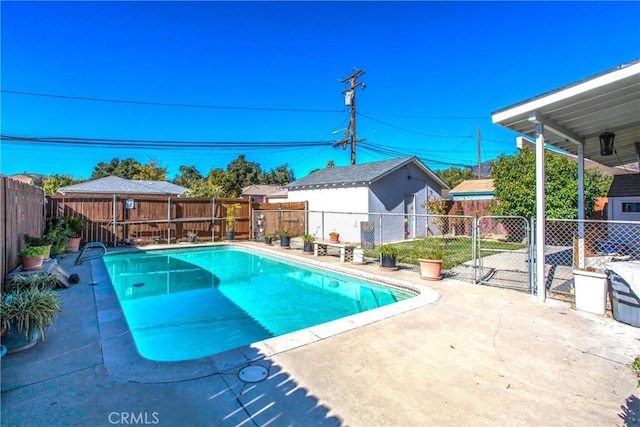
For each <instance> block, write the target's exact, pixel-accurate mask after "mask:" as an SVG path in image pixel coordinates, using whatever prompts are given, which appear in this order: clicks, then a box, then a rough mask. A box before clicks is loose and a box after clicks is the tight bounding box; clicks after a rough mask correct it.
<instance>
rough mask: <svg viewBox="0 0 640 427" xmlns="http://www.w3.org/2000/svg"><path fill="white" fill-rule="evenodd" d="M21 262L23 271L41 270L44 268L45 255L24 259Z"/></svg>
mask: <svg viewBox="0 0 640 427" xmlns="http://www.w3.org/2000/svg"><path fill="white" fill-rule="evenodd" d="M21 262H22V271H35V270H40V269H41V268H42V264H43V263H44V255H36V256H27V257H23V258H22V260H21Z"/></svg>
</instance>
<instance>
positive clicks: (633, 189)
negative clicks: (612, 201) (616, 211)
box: [607, 174, 640, 197]
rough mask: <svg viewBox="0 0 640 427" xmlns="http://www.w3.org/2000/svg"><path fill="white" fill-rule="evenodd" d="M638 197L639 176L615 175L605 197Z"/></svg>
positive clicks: (639, 194)
mask: <svg viewBox="0 0 640 427" xmlns="http://www.w3.org/2000/svg"><path fill="white" fill-rule="evenodd" d="M633 196H640V174H627V175H615V176H614V177H613V182H612V183H611V187H609V193H608V194H607V197H633Z"/></svg>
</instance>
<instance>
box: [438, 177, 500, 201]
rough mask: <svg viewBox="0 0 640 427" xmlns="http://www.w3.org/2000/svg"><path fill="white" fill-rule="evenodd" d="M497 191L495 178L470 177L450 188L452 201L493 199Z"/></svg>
mask: <svg viewBox="0 0 640 427" xmlns="http://www.w3.org/2000/svg"><path fill="white" fill-rule="evenodd" d="M495 191H496V189H495V187H494V186H493V179H468V180H466V181H462V182H461V183H460V184H458V185H456V186H455V187H453V188H452V189H451V190H449V197H450V198H451V201H453V202H458V201H462V200H492V199H493V193H494V192H495Z"/></svg>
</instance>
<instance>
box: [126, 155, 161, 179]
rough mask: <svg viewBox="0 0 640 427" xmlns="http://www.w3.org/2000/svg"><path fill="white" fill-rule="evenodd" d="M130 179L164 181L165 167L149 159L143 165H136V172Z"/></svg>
mask: <svg viewBox="0 0 640 427" xmlns="http://www.w3.org/2000/svg"><path fill="white" fill-rule="evenodd" d="M132 179H139V180H144V181H166V180H167V168H163V167H162V165H161V164H160V162H159V161H157V160H154V159H151V160H149V162H148V163H147V164H145V165H136V173H135V175H133V178H132Z"/></svg>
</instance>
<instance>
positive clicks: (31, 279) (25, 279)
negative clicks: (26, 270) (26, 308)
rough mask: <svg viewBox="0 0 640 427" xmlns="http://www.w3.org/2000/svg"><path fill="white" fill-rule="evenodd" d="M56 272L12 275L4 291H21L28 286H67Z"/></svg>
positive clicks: (51, 287) (55, 287) (40, 287)
mask: <svg viewBox="0 0 640 427" xmlns="http://www.w3.org/2000/svg"><path fill="white" fill-rule="evenodd" d="M66 287H68V286H65V284H63V283H62V282H61V281H60V280H59V279H58V277H57V276H56V275H55V274H49V273H32V274H17V275H15V276H13V277H11V278H10V279H9V280H8V281H7V282H6V283H5V285H4V289H3V290H4V291H5V292H7V293H11V292H15V291H19V290H21V289H27V288H38V289H62V288H66Z"/></svg>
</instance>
